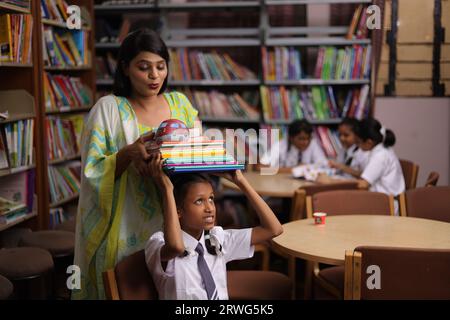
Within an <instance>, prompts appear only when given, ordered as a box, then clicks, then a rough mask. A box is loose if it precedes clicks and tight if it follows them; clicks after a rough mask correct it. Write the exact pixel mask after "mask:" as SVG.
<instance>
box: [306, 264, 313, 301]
mask: <svg viewBox="0 0 450 320" xmlns="http://www.w3.org/2000/svg"><path fill="white" fill-rule="evenodd" d="M313 272H314V262H311V261H308V260H306V265H305V291H304V299H305V300H310V299H311V297H312V276H313Z"/></svg>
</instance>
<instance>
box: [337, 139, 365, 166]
mask: <svg viewBox="0 0 450 320" xmlns="http://www.w3.org/2000/svg"><path fill="white" fill-rule="evenodd" d="M369 154H370V152H369V151H363V150H362V149H361V148H359V147H358V146H357V145H356V144H354V145H352V146H351V147H350V148H348V149H347V150H345V151H344V152H342V153H340V154H339V156H338V161H339V162H340V163H343V164H345V165H346V166H347V167H350V168H352V169H354V170H359V171H363V170H364V168H365V167H366V165H367V163H368V162H369Z"/></svg>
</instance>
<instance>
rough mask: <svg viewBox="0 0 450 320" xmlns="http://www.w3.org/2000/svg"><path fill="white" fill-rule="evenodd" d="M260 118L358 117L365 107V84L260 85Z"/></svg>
mask: <svg viewBox="0 0 450 320" xmlns="http://www.w3.org/2000/svg"><path fill="white" fill-rule="evenodd" d="M260 92H261V101H262V109H263V115H264V119H265V120H266V121H267V120H292V119H303V118H305V119H308V120H328V119H337V118H343V117H346V116H353V117H356V118H358V119H361V118H362V117H363V116H364V115H365V112H366V111H367V108H366V106H367V100H368V95H369V86H368V85H364V86H363V87H362V88H361V89H350V90H348V91H345V90H340V91H339V90H336V88H334V87H332V86H312V87H311V88H310V89H309V90H303V89H298V88H292V89H287V88H285V87H284V86H281V87H265V86H261V87H260Z"/></svg>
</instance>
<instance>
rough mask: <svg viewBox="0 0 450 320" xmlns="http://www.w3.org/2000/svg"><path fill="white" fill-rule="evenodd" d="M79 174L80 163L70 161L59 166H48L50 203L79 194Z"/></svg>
mask: <svg viewBox="0 0 450 320" xmlns="http://www.w3.org/2000/svg"><path fill="white" fill-rule="evenodd" d="M80 173H81V162H80V161H71V162H69V163H67V164H65V165H60V166H48V178H49V185H50V201H51V203H56V202H58V201H61V200H64V199H67V198H69V197H72V196H74V195H77V194H78V193H79V192H80Z"/></svg>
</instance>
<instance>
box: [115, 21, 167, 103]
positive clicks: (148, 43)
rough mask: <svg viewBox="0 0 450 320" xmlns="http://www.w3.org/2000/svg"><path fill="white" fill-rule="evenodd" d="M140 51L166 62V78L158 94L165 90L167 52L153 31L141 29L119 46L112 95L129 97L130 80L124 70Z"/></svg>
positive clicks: (162, 42) (129, 35)
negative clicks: (154, 55) (156, 56)
mask: <svg viewBox="0 0 450 320" xmlns="http://www.w3.org/2000/svg"><path fill="white" fill-rule="evenodd" d="M142 51H149V52H151V53H154V54H157V55H159V56H160V57H161V58H163V59H164V60H165V61H166V67H167V76H166V79H164V82H163V85H162V87H161V90H160V91H159V92H158V94H160V93H161V92H164V91H165V90H166V88H167V79H168V78H169V61H170V59H169V51H168V50H167V47H166V44H165V43H164V41H163V40H162V39H161V38H160V36H159V35H158V34H157V33H156V32H155V31H153V30H150V29H148V28H141V29H138V30H136V31H133V32H132V33H130V34H128V36H126V37H125V39H124V40H123V42H122V44H121V46H120V49H119V54H118V58H117V67H116V72H115V74H114V86H113V93H114V95H116V96H122V97H129V96H131V82H130V78H129V77H127V76H126V75H125V71H124V68H125V67H126V66H129V65H130V61H131V60H133V59H134V58H135V57H136V56H137V55H138V54H139V53H140V52H142Z"/></svg>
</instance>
